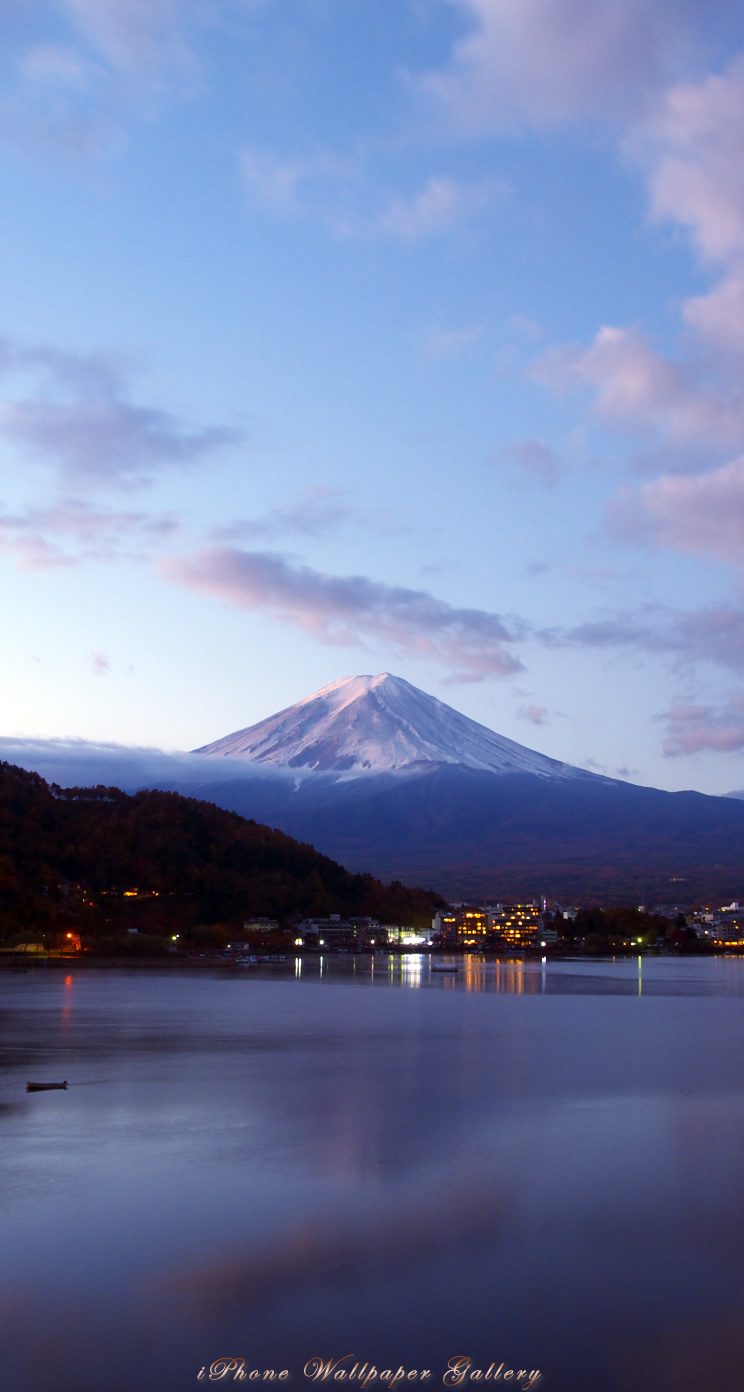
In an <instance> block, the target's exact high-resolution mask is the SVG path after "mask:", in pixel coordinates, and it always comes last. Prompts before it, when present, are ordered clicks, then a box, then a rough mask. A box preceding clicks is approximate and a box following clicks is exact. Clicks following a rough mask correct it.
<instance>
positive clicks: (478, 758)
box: [194, 672, 596, 779]
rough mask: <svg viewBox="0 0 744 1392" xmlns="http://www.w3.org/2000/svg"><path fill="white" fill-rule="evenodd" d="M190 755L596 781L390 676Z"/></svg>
mask: <svg viewBox="0 0 744 1392" xmlns="http://www.w3.org/2000/svg"><path fill="white" fill-rule="evenodd" d="M194 753H196V754H207V755H210V756H214V755H217V756H222V757H225V758H233V759H235V758H238V759H245V760H246V761H250V762H252V763H256V764H274V765H279V766H284V767H286V768H291V769H307V770H313V771H316V772H321V773H332V772H335V773H349V772H354V773H363V772H377V773H382V772H391V771H400V770H404V769H412V768H422V767H426V766H432V765H450V766H451V765H455V766H457V767H460V768H468V769H478V770H479V771H480V772H487V773H499V774H511V773H529V774H534V775H535V776H536V777H538V778H550V779H565V778H582V779H586V778H589V779H591V778H595V777H596V775H594V774H589V773H586V772H585V771H584V770H583V769H577V768H573V767H572V765H570V764H563V763H561V762H560V761H559V760H558V759H550V758H548V757H547V756H546V755H544V754H537V753H535V752H534V750H532V749H527V748H526V747H525V746H524V745H521V744H517V743H516V742H515V741H514V740H510V739H506V738H505V737H504V736H503V735H497V734H495V733H494V731H493V730H489V729H488V728H487V727H486V726H485V725H479V724H478V722H477V721H475V720H471V719H469V717H468V716H466V715H461V714H460V712H459V711H456V710H453V708H452V707H451V706H447V705H445V703H444V702H443V701H438V700H437V699H436V697H435V696H429V695H427V693H426V692H425V691H420V690H419V689H418V687H416V686H412V685H411V683H410V682H407V681H404V680H403V678H402V677H395V676H393V675H392V674H391V673H390V672H381V673H380V674H379V675H378V676H376V677H371V676H359V677H342V678H341V680H340V681H335V682H331V684H330V686H324V687H323V688H322V689H321V690H320V691H316V692H314V693H313V695H312V696H307V697H306V698H305V699H304V700H303V701H298V702H297V704H296V705H294V706H288V707H287V708H286V709H285V710H282V711H279V712H278V713H277V714H276V715H271V716H269V717H268V719H267V720H261V721H259V722H258V724H257V725H249V726H248V727H247V728H246V729H244V730H236V731H235V733H234V734H231V735H225V736H224V738H222V739H218V740H215V741H213V743H211V744H205V745H203V746H202V748H201V749H197V750H194Z"/></svg>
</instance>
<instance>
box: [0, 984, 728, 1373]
mask: <svg viewBox="0 0 744 1392" xmlns="http://www.w3.org/2000/svg"><path fill="white" fill-rule="evenodd" d="M459 967H460V970H459V972H458V974H457V975H456V976H446V975H442V974H434V975H432V974H431V972H430V966H429V962H428V960H427V959H426V958H408V959H405V960H404V961H403V962H399V961H394V960H393V961H390V962H388V960H387V959H386V958H384V959H383V958H377V959H376V960H375V962H374V964H373V963H372V962H371V961H370V959H358V960H351V959H343V958H336V959H326V960H325V962H323V963H322V964H321V963H319V962H317V961H315V962H314V963H312V964H311V963H308V962H301V961H299V960H298V961H297V962H295V961H294V959H291V960H290V961H289V962H288V963H287V964H286V965H284V966H279V965H277V966H266V967H263V968H259V969H254V970H248V971H244V972H239V971H228V970H221V969H215V970H214V971H212V970H211V969H209V970H204V971H199V972H196V971H194V972H189V971H184V972H183V973H182V974H181V973H176V972H173V973H171V972H164V971H155V970H137V971H128V972H127V971H96V970H78V971H75V970H70V971H69V972H65V971H63V970H59V969H53V968H49V969H48V970H44V969H40V968H34V969H32V970H30V971H28V972H26V973H17V972H8V971H2V972H0V1050H1V1054H0V1059H1V1065H0V1340H1V1341H2V1358H3V1369H2V1375H1V1377H0V1386H2V1389H3V1392H41V1389H44V1390H45V1392H103V1389H107V1392H151V1389H163V1392H181V1389H186V1388H192V1387H197V1386H200V1385H202V1386H209V1385H213V1384H210V1383H208V1382H203V1383H199V1382H198V1381H197V1375H198V1373H199V1371H200V1369H202V1367H206V1368H207V1369H209V1366H210V1365H211V1364H213V1363H214V1361H215V1360H217V1359H219V1358H236V1359H237V1358H243V1359H245V1366H246V1369H247V1370H249V1369H259V1370H260V1371H263V1370H264V1369H274V1370H275V1371H277V1372H278V1371H280V1370H284V1369H286V1370H288V1372H289V1378H288V1379H287V1385H289V1386H290V1387H294V1388H295V1392H297V1389H300V1388H305V1387H308V1388H309V1387H310V1386H311V1385H313V1384H311V1383H310V1382H309V1381H308V1380H307V1378H306V1377H305V1376H304V1374H303V1367H304V1365H305V1364H306V1363H307V1362H308V1360H309V1359H311V1358H313V1357H322V1358H323V1359H324V1360H325V1359H329V1358H341V1357H343V1356H344V1355H347V1354H350V1355H352V1358H351V1361H350V1362H348V1361H347V1363H346V1364H343V1365H342V1367H346V1368H349V1367H350V1366H351V1365H352V1364H353V1363H354V1362H355V1361H358V1362H360V1363H364V1362H369V1363H372V1364H373V1365H374V1366H375V1367H376V1368H377V1370H378V1371H379V1372H383V1371H384V1370H386V1369H391V1370H392V1371H395V1370H397V1368H398V1367H399V1366H403V1367H404V1368H405V1369H406V1372H408V1371H410V1370H418V1371H421V1370H424V1369H428V1370H431V1373H432V1377H431V1379H430V1380H429V1382H428V1384H427V1385H428V1387H430V1388H434V1387H437V1386H438V1387H441V1386H442V1377H443V1374H444V1372H445V1370H446V1367H447V1363H448V1360H450V1359H451V1358H454V1357H470V1359H471V1360H472V1362H471V1365H470V1371H473V1370H478V1369H480V1370H482V1371H483V1372H485V1371H486V1370H488V1369H489V1367H490V1366H491V1365H492V1364H495V1367H496V1369H498V1367H499V1364H503V1371H504V1372H508V1371H513V1372H514V1374H515V1376H514V1379H513V1380H511V1381H509V1382H508V1383H507V1384H505V1383H503V1381H500V1383H499V1385H500V1386H506V1385H510V1386H518V1385H523V1383H524V1381H525V1380H527V1379H528V1378H529V1376H530V1374H531V1373H532V1372H534V1371H536V1370H540V1372H541V1374H542V1376H541V1379H540V1381H539V1382H537V1383H536V1384H535V1385H536V1386H537V1387H538V1388H540V1389H544V1390H545V1392H590V1390H591V1392H646V1389H649V1392H650V1389H652V1388H653V1389H654V1392H688V1390H689V1392H693V1390H694V1392H711V1390H712V1389H722V1388H731V1389H736V1388H740V1387H742V1386H744V1333H743V1332H742V1330H743V1329H744V1319H743V1318H742V1316H743V1314H744V963H741V962H739V961H735V960H732V959H722V958H717V959H705V960H703V961H694V960H672V959H659V960H650V959H644V960H643V961H642V962H639V961H636V960H625V961H618V962H616V963H612V962H586V963H584V962H582V963H572V962H561V963H547V964H543V963H540V962H539V961H535V962H530V963H524V964H521V963H517V962H511V963H500V964H499V963H492V962H490V963H488V964H487V965H486V964H484V963H482V962H479V961H478V960H477V959H475V958H471V959H466V960H463V959H460V960H459ZM37 1077H38V1078H40V1079H42V1080H43V1079H56V1078H66V1079H67V1080H68V1083H69V1088H68V1090H67V1092H50V1093H39V1094H26V1092H25V1084H26V1081H27V1080H28V1079H34V1078H37ZM520 1371H522V1372H523V1373H524V1374H526V1377H523V1378H522V1380H521V1382H518V1381H517V1378H516V1374H517V1373H518V1372H520ZM476 1382H477V1379H476V1380H475V1381H474V1382H473V1383H471V1382H470V1381H467V1380H466V1381H465V1382H464V1383H463V1384H462V1385H463V1387H466V1388H471V1387H474V1386H475V1385H476ZM220 1385H222V1386H225V1385H228V1379H223V1380H222V1382H221V1383H220ZM229 1385H231V1386H232V1385H233V1382H232V1381H231V1380H230V1382H229ZM356 1385H357V1384H355V1386H356ZM398 1385H400V1384H398ZM413 1385H414V1386H419V1385H420V1384H419V1383H418V1382H414V1383H413ZM379 1387H380V1381H379V1380H378V1381H377V1382H373V1383H370V1384H368V1388H367V1392H377V1389H378V1388H379Z"/></svg>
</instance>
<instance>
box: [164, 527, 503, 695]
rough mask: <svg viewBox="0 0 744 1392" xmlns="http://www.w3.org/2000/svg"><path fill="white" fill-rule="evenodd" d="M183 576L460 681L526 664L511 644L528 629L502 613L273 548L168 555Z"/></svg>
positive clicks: (321, 637)
mask: <svg viewBox="0 0 744 1392" xmlns="http://www.w3.org/2000/svg"><path fill="white" fill-rule="evenodd" d="M162 569H163V571H164V573H165V574H166V575H167V576H168V577H169V578H170V579H172V580H174V581H176V582H177V583H178V584H181V585H185V586H187V587H188V588H190V589H193V590H197V591H201V592H202V593H205V594H213V595H216V596H218V597H219V598H221V599H224V600H226V601H227V602H228V603H229V604H233V605H235V606H237V607H238V608H243V609H254V610H267V611H269V612H272V613H275V614H277V615H278V617H279V618H280V619H281V620H282V621H284V622H285V623H290V624H293V625H294V626H295V627H297V628H299V629H302V630H303V631H304V632H305V633H308V634H310V636H311V637H313V638H315V639H316V640H317V641H318V642H320V643H327V644H333V645H339V646H343V647H346V646H358V645H362V646H363V645H365V644H367V643H374V644H384V645H385V646H386V647H387V648H389V649H390V650H392V651H393V652H396V653H406V654H407V655H408V656H409V657H411V656H417V657H420V658H427V659H429V660H431V661H434V662H437V663H438V664H439V665H440V666H442V667H443V668H444V670H445V671H446V672H447V674H448V675H449V676H450V678H451V679H452V680H454V681H463V682H469V681H483V680H484V679H485V678H487V677H498V676H507V675H510V674H512V673H514V672H516V671H519V670H520V669H521V668H522V663H521V662H520V660H519V658H518V657H516V656H515V655H514V654H513V653H512V652H511V650H510V645H511V644H512V643H513V642H514V641H515V639H516V638H518V637H519V636H520V632H518V631H517V625H516V624H512V625H511V626H510V624H509V623H507V622H506V621H505V620H504V619H503V618H502V617H501V616H500V615H498V614H494V613H489V612H487V611H485V610H482V609H462V608H455V607H454V606H452V605H450V604H447V603H445V602H444V601H443V600H440V599H437V598H435V596H434V595H431V594H429V593H427V592H426V591H424V590H411V589H406V588H403V587H399V586H393V585H386V584H383V583H382V582H380V581H377V580H370V579H368V578H367V577H366V576H362V575H350V576H334V575H327V574H324V573H322V572H320V571H317V570H312V569H311V568H310V567H309V566H299V565H295V564H293V563H292V562H290V561H289V560H287V559H286V557H284V556H281V555H278V554H276V553H272V552H268V553H267V552H263V553H262V552H247V551H241V550H236V549H232V548H228V547H218V548H214V549H212V550H208V551H203V552H201V553H200V554H198V555H196V556H193V557H180V558H175V559H166V560H164V561H163V562H162Z"/></svg>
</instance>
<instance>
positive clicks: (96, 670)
mask: <svg viewBox="0 0 744 1392" xmlns="http://www.w3.org/2000/svg"><path fill="white" fill-rule="evenodd" d="M90 665H91V667H92V669H93V675H94V676H96V677H107V676H108V674H109V672H110V671H111V663H110V662H109V660H108V658H107V656H106V654H105V653H102V652H94V653H91V655H90Z"/></svg>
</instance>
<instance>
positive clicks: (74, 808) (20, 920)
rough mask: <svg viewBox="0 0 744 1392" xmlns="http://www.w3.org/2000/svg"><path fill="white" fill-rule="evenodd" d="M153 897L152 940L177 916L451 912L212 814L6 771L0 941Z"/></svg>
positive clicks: (384, 917) (426, 896) (123, 909)
mask: <svg viewBox="0 0 744 1392" xmlns="http://www.w3.org/2000/svg"><path fill="white" fill-rule="evenodd" d="M134 889H136V890H137V891H138V895H137V897H136V899H135V897H134V896H132V895H131V891H132V890H134ZM83 891H85V893H82V892H83ZM126 891H130V897H125V892H126ZM148 895H149V896H150V897H149V907H147V906H146V907H147V923H148V928H149V930H150V931H152V930H154V931H158V928H157V924H158V923H160V924H161V928H160V931H163V930H164V929H165V928H166V927H170V926H172V924H173V920H174V915H175V916H180V917H183V916H185V918H186V920H187V921H189V922H192V923H203V924H204V923H206V924H209V923H214V922H218V921H222V922H228V923H229V922H231V921H232V922H236V923H237V922H239V921H242V919H243V918H245V917H246V916H250V915H268V916H270V917H274V918H279V919H281V920H284V921H287V920H288V919H290V918H291V917H293V916H296V915H307V916H314V915H322V914H329V913H338V914H341V915H343V916H346V915H369V916H371V917H374V918H378V919H380V921H381V922H388V923H413V922H419V923H421V922H423V921H427V920H428V921H430V919H431V913H432V907H433V906H435V905H439V904H441V903H442V900H441V899H440V898H439V896H438V895H436V894H434V893H433V892H430V891H426V890H418V889H407V888H405V887H404V886H402V885H400V884H397V883H393V884H392V885H390V886H386V885H383V884H382V883H381V882H380V881H379V880H375V879H373V877H372V876H371V875H362V874H358V875H352V874H350V873H349V872H348V871H347V870H345V869H344V868H343V867H342V866H341V865H338V864H337V863H336V862H335V861H333V860H330V859H329V858H328V857H327V856H324V855H320V854H319V852H318V851H316V850H315V849H314V848H313V847H312V846H309V845H307V844H304V843H300V842H298V841H294V840H293V839H292V838H291V837H290V836H286V835H284V833H282V832H280V831H273V830H272V829H271V828H269V827H267V826H262V825H261V824H260V823H257V822H254V821H251V820H246V819H245V818H243V817H240V816H238V814H237V813H234V812H226V811H223V810H222V809H221V808H218V807H215V806H214V805H213V804H212V803H208V802H199V801H197V800H196V799H195V798H189V797H182V796H181V795H180V794H179V793H167V792H140V793H136V794H135V795H134V796H129V795H128V794H126V793H123V792H121V791H120V790H119V789H118V788H104V787H97V788H59V787H57V786H56V785H55V784H52V785H49V784H47V783H45V782H44V780H43V779H42V778H40V777H39V776H38V774H35V773H29V772H27V771H26V770H25V769H21V768H16V767H14V766H13V765H11V764H7V763H1V764H0V935H3V936H5V937H6V938H7V937H8V935H9V934H10V935H12V934H13V933H15V932H17V931H18V929H19V928H22V927H25V926H26V924H27V923H28V922H29V921H33V922H36V923H39V922H40V921H42V920H46V921H47V922H49V921H53V920H54V919H56V918H57V916H58V915H64V912H65V909H66V905H67V906H69V905H70V904H71V903H72V902H74V901H75V898H76V896H77V899H78V900H80V899H81V898H82V900H84V907H85V909H86V913H85V914H84V915H83V918H84V920H85V927H86V928H87V926H88V923H90V925H91V927H94V926H95V923H96V922H98V924H99V928H100V924H101V923H103V922H111V921H112V919H111V916H112V914H113V916H114V919H115V920H116V921H117V922H119V923H121V922H122V921H123V920H122V915H123V914H125V913H128V914H130V915H132V914H136V913H137V912H139V913H142V912H144V909H143V907H142V906H143V904H145V901H146V899H147V896H148ZM138 906H139V907H138Z"/></svg>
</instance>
